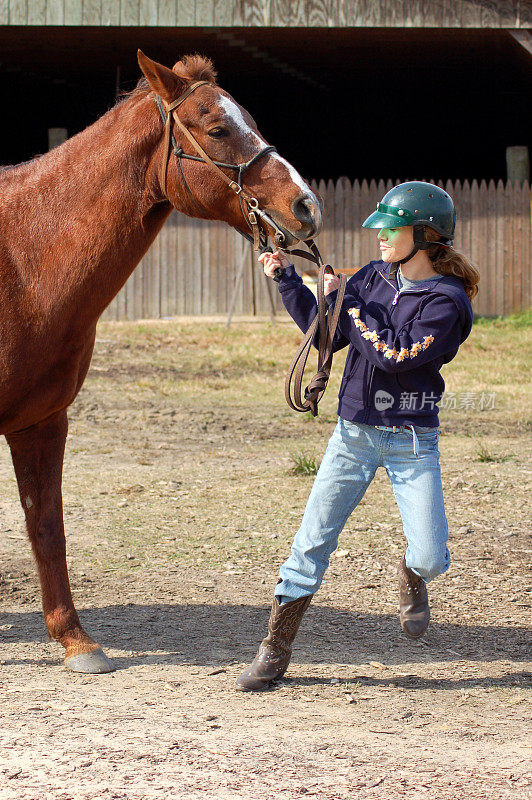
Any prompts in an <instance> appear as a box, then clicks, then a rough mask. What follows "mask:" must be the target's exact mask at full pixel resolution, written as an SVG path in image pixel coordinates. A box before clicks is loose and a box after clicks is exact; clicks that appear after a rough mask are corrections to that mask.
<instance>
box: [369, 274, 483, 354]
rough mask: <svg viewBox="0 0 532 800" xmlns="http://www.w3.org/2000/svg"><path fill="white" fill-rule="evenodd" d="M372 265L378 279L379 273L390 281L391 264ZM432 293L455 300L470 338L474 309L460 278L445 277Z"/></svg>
mask: <svg viewBox="0 0 532 800" xmlns="http://www.w3.org/2000/svg"><path fill="white" fill-rule="evenodd" d="M371 264H372V266H373V268H374V270H375V273H376V275H377V277H379V275H378V273H379V272H382V274H383V275H385V276H386V277H387V278H388V279H390V271H391V268H392V264H390V262H388V261H382V260H379V261H372V262H371ZM430 291H431V292H434V293H435V294H443V295H446V296H447V297H450V298H451V300H453V302H454V303H455V305H456V307H457V309H458V311H459V313H460V320H461V322H462V327H463V328H464V334H465V335H464V339H465V338H466V337H467V336H469V333H470V331H471V326H472V324H473V308H472V306H471V302H470V300H469V297H468V296H467V294H466V290H465V289H464V284H463V282H462V281H461V280H460V278H457V277H455V276H454V275H444V276H443V277H442V279H441V280H439V281H438V282H437V283H435V284H434V286H433V287H432V288H431V290H430Z"/></svg>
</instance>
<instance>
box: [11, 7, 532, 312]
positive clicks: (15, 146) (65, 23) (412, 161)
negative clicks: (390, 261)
mask: <svg viewBox="0 0 532 800" xmlns="http://www.w3.org/2000/svg"><path fill="white" fill-rule="evenodd" d="M531 28H532V3H531V2H530V0H456V1H455V0H433V2H430V3H427V2H425V0H413V2H409V3H403V2H402V0H373V1H372V0H360V1H355V0H351V1H348V0H294V1H293V2H289V0H115V2H111V0H3V2H0V37H1V51H0V52H1V55H0V63H1V70H2V77H3V80H2V81H1V88H0V92H1V94H2V107H3V109H4V125H3V126H2V129H1V131H0V137H1V154H2V155H1V161H2V163H4V164H9V163H17V162H19V161H23V160H26V159H28V158H31V157H33V156H34V155H36V154H38V153H41V152H43V151H44V150H46V149H47V148H49V147H52V146H55V145H56V144H58V143H60V142H61V141H62V140H63V138H64V137H65V136H70V135H72V134H74V133H76V132H77V131H79V130H81V129H82V128H84V127H85V126H87V125H88V124H90V123H91V122H92V121H94V120H95V119H96V118H97V117H98V116H100V115H101V114H102V113H104V112H105V111H106V110H107V109H108V108H109V107H110V106H111V105H112V104H113V103H114V102H115V100H116V97H117V96H118V94H119V93H120V91H122V90H127V89H130V88H132V87H133V86H134V85H135V83H136V81H137V79H138V77H139V70H138V66H137V63H136V50H137V48H138V47H141V48H142V49H143V50H144V52H146V53H147V54H148V55H150V56H151V57H153V58H155V59H157V60H159V61H161V62H163V63H166V64H168V65H171V64H173V63H174V61H176V60H177V58H179V57H180V56H181V55H183V54H185V53H189V52H194V51H198V52H201V53H204V54H206V55H209V56H210V57H211V58H212V59H213V61H214V62H215V65H216V67H217V69H218V71H219V76H220V78H219V79H220V84H221V85H222V86H223V87H224V88H226V89H227V90H228V91H230V92H231V93H232V94H233V95H234V96H235V98H236V99H237V100H238V101H239V102H241V103H242V105H244V106H245V107H246V108H248V109H249V110H250V111H251V113H252V114H253V115H254V117H255V118H256V119H257V122H258V124H259V128H260V129H261V131H262V132H263V133H264V135H265V136H266V138H267V139H268V141H270V142H272V143H273V144H275V145H276V147H277V149H278V150H279V152H280V153H282V154H283V155H284V156H285V157H286V158H288V159H289V160H290V161H291V162H292V163H293V164H294V165H295V166H296V167H297V168H298V170H299V171H300V172H301V173H302V174H303V175H304V176H305V177H307V178H308V179H310V180H312V181H313V182H314V185H315V186H316V187H317V188H319V190H320V191H321V193H322V195H323V196H324V198H325V203H326V207H325V210H326V224H325V230H324V232H323V234H322V236H321V238H320V244H321V245H322V249H323V250H324V253H325V254H326V257H327V259H328V260H329V261H330V262H331V263H332V264H333V265H334V266H336V267H341V268H344V269H345V270H346V271H351V272H352V271H353V270H356V269H357V268H359V267H360V266H362V265H363V264H365V263H366V262H367V261H368V260H369V259H370V258H371V257H374V239H373V238H372V234H371V233H370V232H367V231H361V230H360V228H359V225H360V222H361V220H362V218H363V216H364V215H365V213H366V211H367V210H368V209H370V208H371V207H372V205H373V204H374V202H375V201H376V200H377V199H379V197H380V196H381V195H382V193H383V192H384V191H385V190H386V189H387V188H388V187H390V186H392V185H393V184H394V183H397V182H398V181H401V180H408V179H425V180H433V181H436V182H440V183H441V185H443V186H445V187H446V188H447V190H448V191H449V192H451V194H453V196H454V197H455V201H456V204H457V208H458V211H459V217H460V224H459V227H458V231H457V246H458V247H459V248H460V249H462V250H463V251H464V252H465V253H466V254H467V255H469V256H470V257H471V258H472V259H473V260H474V261H475V262H476V263H477V265H478V267H479V269H480V272H481V275H482V281H481V284H480V292H479V295H478V296H477V298H475V301H474V310H475V312H476V313H477V314H488V315H494V314H507V313H510V312H512V311H518V310H520V309H523V308H527V307H529V306H530V303H531V296H530V295H531V288H530V286H531V282H530V264H531V257H530V256H531V219H530V217H531V214H530V208H531V206H530V183H529V181H530V174H529V169H530V168H529V144H530V140H531V136H530V134H531V117H530V108H531V103H530V98H531V89H532V33H531ZM414 114H415V115H416V117H417V118H418V119H420V120H421V124H420V125H419V127H417V128H416V129H415V131H414V132H413V128H412V124H411V121H412V118H413V115H414ZM239 275H242V280H238V276H239ZM231 304H233V306H234V311H235V312H236V313H244V314H249V313H252V314H262V313H264V312H266V311H267V310H268V295H267V292H266V289H265V285H264V281H263V280H262V277H261V275H260V271H259V270H258V267H257V265H256V261H255V260H254V257H253V254H252V253H251V252H250V248H249V246H248V245H247V244H244V243H243V242H241V241H240V239H239V237H238V236H237V235H236V234H234V233H233V232H232V231H230V230H226V229H225V228H224V227H223V226H221V225H216V224H210V225H209V224H207V223H203V222H200V221H196V220H190V219H187V218H185V217H183V216H182V215H179V214H178V213H177V212H176V213H173V214H172V216H171V218H170V219H169V221H168V223H167V225H166V226H165V228H164V229H163V231H162V233H161V235H160V236H159V238H158V240H157V242H156V243H155V245H154V246H153V247H152V249H151V250H150V252H149V253H148V254H147V256H146V257H145V258H144V260H143V263H142V264H141V266H140V267H139V268H138V269H137V270H136V271H135V273H134V275H133V276H132V277H131V279H130V281H129V282H128V284H127V285H126V286H125V287H124V289H123V290H122V292H121V293H120V295H119V296H118V297H117V298H116V300H115V301H113V303H112V304H111V306H110V307H109V308H108V310H107V311H106V315H107V317H108V318H113V319H122V318H129V319H135V318H142V317H151V318H153V317H168V316H174V315H177V314H225V313H227V312H228V311H229V308H230V306H231Z"/></svg>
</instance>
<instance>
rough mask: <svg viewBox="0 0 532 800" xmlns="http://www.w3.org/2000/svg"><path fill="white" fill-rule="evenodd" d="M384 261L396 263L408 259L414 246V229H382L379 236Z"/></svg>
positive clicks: (410, 227) (409, 226)
mask: <svg viewBox="0 0 532 800" xmlns="http://www.w3.org/2000/svg"><path fill="white" fill-rule="evenodd" d="M377 236H378V239H379V245H380V249H381V258H382V260H383V261H389V262H390V263H391V262H395V261H400V260H401V259H402V258H406V257H407V255H409V253H410V252H411V251H412V248H413V246H414V228H413V227H412V225H405V227H401V228H381V229H380V231H379V233H378V234H377Z"/></svg>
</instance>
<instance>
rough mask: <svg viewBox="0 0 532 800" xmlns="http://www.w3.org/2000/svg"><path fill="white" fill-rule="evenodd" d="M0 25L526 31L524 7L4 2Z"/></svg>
mask: <svg viewBox="0 0 532 800" xmlns="http://www.w3.org/2000/svg"><path fill="white" fill-rule="evenodd" d="M0 25H75V26H85V25H86V26H148V27H151V26H156V27H159V26H160V27H168V26H181V27H196V26H213V27H248V26H253V27H257V26H258V27H269V26H272V27H278V26H297V27H316V28H321V27H332V28H336V27H338V28H343V27H351V26H353V27H371V28H379V27H389V28H402V27H409V28H442V27H443V28H449V27H452V28H527V27H530V26H532V3H531V2H530V0H431V1H430V2H429V3H428V2H426V0H408V2H406V3H404V2H403V0H358V2H354V0H3V2H0Z"/></svg>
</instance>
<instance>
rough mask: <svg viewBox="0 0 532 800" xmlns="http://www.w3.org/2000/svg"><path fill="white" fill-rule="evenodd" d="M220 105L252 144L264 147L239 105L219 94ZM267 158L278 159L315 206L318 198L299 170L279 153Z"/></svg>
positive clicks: (271, 154) (264, 143) (262, 140)
mask: <svg viewBox="0 0 532 800" xmlns="http://www.w3.org/2000/svg"><path fill="white" fill-rule="evenodd" d="M219 101H220V105H221V106H222V108H223V110H224V113H225V114H227V116H228V117H230V118H231V119H232V120H233V122H234V123H235V125H236V127H237V128H238V129H239V131H241V132H242V134H243V135H244V136H246V137H247V138H248V139H249V140H250V141H251V142H253V144H256V145H257V147H266V142H265V141H264V139H262V138H261V137H260V136H259V135H258V134H257V133H255V131H254V130H252V129H251V128H250V127H249V125H248V124H247V123H246V121H245V119H244V117H243V116H242V112H241V111H240V109H239V107H238V106H237V104H236V103H234V102H233V101H232V100H230V99H229V97H225V95H223V94H222V95H220V97H219ZM268 158H273V159H275V160H276V161H279V163H281V164H282V165H283V167H285V168H286V170H287V172H288V175H289V177H290V180H291V181H292V183H294V184H295V185H296V186H297V187H299V189H301V191H302V192H303V194H310V195H312V197H313V198H314V201H315V203H316V206H318V200H317V198H316V197H315V195H314V192H313V191H312V189H311V188H310V186H309V185H308V184H307V183H305V181H304V180H303V178H302V177H301V175H300V174H299V172H298V171H297V170H296V169H294V167H293V166H292V165H291V164H290V163H289V162H288V161H287V160H286V158H283V157H282V156H280V155H279V153H269V154H268Z"/></svg>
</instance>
